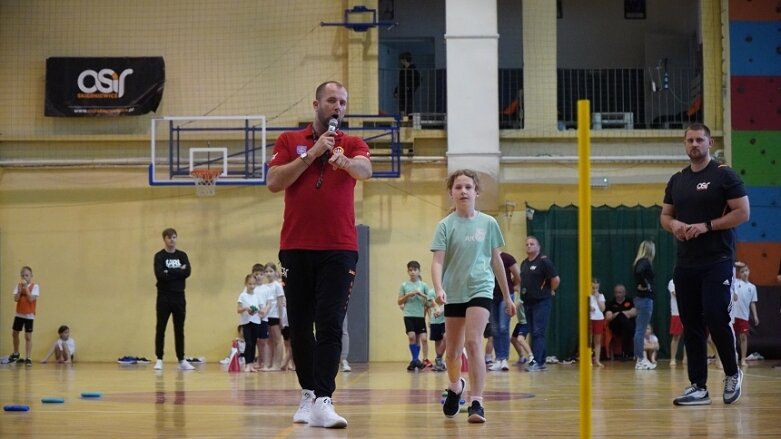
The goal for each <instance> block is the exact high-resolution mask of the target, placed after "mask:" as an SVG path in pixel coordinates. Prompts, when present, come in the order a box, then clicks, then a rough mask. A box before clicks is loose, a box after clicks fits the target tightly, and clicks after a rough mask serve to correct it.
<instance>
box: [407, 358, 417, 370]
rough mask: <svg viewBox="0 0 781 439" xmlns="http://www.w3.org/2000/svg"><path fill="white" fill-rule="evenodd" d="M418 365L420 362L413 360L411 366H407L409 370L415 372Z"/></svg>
mask: <svg viewBox="0 0 781 439" xmlns="http://www.w3.org/2000/svg"><path fill="white" fill-rule="evenodd" d="M417 365H418V362H417V361H415V360H412V361H410V362H409V366H407V370H409V371H413V370H415V367H416V366H417Z"/></svg>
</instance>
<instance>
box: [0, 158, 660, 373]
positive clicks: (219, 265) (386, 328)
mask: <svg viewBox="0 0 781 439" xmlns="http://www.w3.org/2000/svg"><path fill="white" fill-rule="evenodd" d="M404 169H405V174H406V175H405V176H404V177H403V178H400V179H389V180H371V181H369V182H366V183H364V184H363V202H362V204H361V206H359V209H358V210H359V212H362V217H361V218H359V222H360V223H363V224H367V225H368V226H369V227H370V228H371V254H370V258H371V262H372V264H371V285H370V288H371V293H370V294H371V298H370V302H371V309H370V319H369V320H370V334H371V339H370V346H371V351H370V358H371V360H374V361H384V360H403V359H404V358H405V357H406V355H407V353H406V338H405V336H404V329H403V328H404V326H403V323H402V319H401V313H400V311H399V310H398V309H397V307H396V305H395V300H396V295H397V293H398V285H399V284H400V282H401V281H402V280H404V279H405V277H406V269H405V266H406V263H407V261H409V260H410V259H417V260H419V261H420V262H421V264H422V266H423V268H422V271H423V273H424V277H425V278H426V279H429V280H430V274H429V272H430V260H431V256H430V253H429V248H428V245H429V243H430V241H431V236H432V233H433V229H434V225H435V224H436V222H437V221H438V220H439V219H440V218H441V217H442V216H443V215H444V214H446V212H447V210H448V209H449V206H450V205H449V201H448V199H447V197H446V192H445V188H444V179H445V170H444V166H422V165H416V166H412V165H407V166H405V168H404ZM217 191H218V194H217V196H216V197H214V198H198V197H196V196H195V194H194V190H193V188H192V187H181V188H179V187H177V188H161V187H156V188H150V187H149V186H147V184H146V173H145V170H144V169H142V168H134V169H110V170H104V169H97V170H84V169H78V170H67V169H66V170H61V169H32V170H31V169H6V170H4V171H3V173H2V179H1V180H0V202H1V203H0V260H2V261H3V264H2V271H1V272H0V285H3V286H4V288H6V290H5V291H6V293H10V291H11V288H12V287H13V285H14V283H15V282H16V280H17V278H18V270H19V268H20V267H21V266H22V265H30V266H32V268H33V270H34V279H35V281H36V282H38V283H39V284H40V286H41V299H40V302H39V305H38V315H37V319H36V326H35V333H34V353H33V356H34V357H35V358H40V356H41V355H43V353H44V352H45V350H46V349H47V348H48V344H49V343H50V342H51V341H53V340H54V338H55V336H56V328H57V327H58V326H59V325H60V324H63V323H66V324H68V325H70V326H71V328H72V334H73V337H74V338H75V339H76V340H77V341H78V349H79V354H80V358H81V359H82V360H88V361H110V360H113V359H115V358H117V357H119V356H122V355H125V354H132V355H143V356H147V357H150V356H151V355H152V354H153V337H154V325H155V319H154V303H155V287H154V275H153V272H152V256H153V254H154V253H155V252H157V251H158V250H160V248H162V239H161V237H160V232H161V231H162V230H163V229H164V228H165V227H169V226H171V227H174V228H176V229H177V231H178V232H179V246H180V248H181V249H183V250H185V251H186V252H188V254H189V256H190V259H191V261H192V266H193V275H192V277H191V278H190V279H189V280H188V288H187V299H188V313H187V325H186V334H187V354H188V355H192V356H196V355H198V356H201V355H203V356H206V357H208V358H210V359H217V358H218V357H221V356H223V355H225V353H226V352H227V347H228V343H229V340H230V339H231V337H232V336H233V334H234V329H235V325H236V323H237V316H236V314H235V301H236V297H237V296H238V293H239V292H240V291H241V288H242V282H243V278H244V275H245V274H247V273H248V272H249V270H250V268H251V266H252V264H253V263H255V262H267V261H276V260H277V244H278V234H279V228H280V220H281V212H282V207H283V204H282V196H281V195H276V194H271V193H270V192H268V190H267V189H266V188H265V187H223V186H221V187H218V188H217ZM502 191H503V195H502V197H504V198H508V199H513V200H516V201H517V202H518V209H517V210H516V212H515V213H514V215H513V216H512V217H511V218H505V217H504V216H503V215H500V216H499V217H498V219H499V223H500V225H501V227H502V229H503V231H504V234H505V239H506V241H507V247H506V250H507V251H509V252H510V253H512V254H514V255H515V256H516V257H519V258H521V257H523V252H522V249H523V238H524V236H525V216H524V214H523V205H524V203H529V204H530V205H532V206H535V207H537V208H544V207H547V206H549V205H550V204H553V203H556V204H570V203H574V202H575V201H576V199H577V194H576V189H575V187H574V186H552V185H530V186H520V185H510V186H503V187H502ZM662 191H663V188H662V187H661V186H658V185H657V186H611V187H610V188H608V189H604V190H602V189H600V190H596V191H595V192H594V197H593V198H594V203H595V204H597V205H599V204H603V203H609V204H620V203H622V202H623V203H625V204H632V205H634V204H637V203H640V204H643V205H651V204H655V203H658V202H659V201H660V198H661V194H662ZM13 313H14V303H13V301H12V300H11V297H10V294H7V295H4V298H3V299H2V300H0V320H2V322H3V323H2V327H3V330H4V332H5V333H6V334H7V335H6V336H4V337H0V352H10V349H11V347H10V341H11V338H10V335H8V328H9V326H10V322H11V320H12V318H13ZM166 346H167V349H166V352H167V353H168V354H169V357H170V356H172V354H173V345H172V334H171V329H170V325H169V335H168V338H167V345H166ZM432 349H433V346H432ZM432 352H433V351H432Z"/></svg>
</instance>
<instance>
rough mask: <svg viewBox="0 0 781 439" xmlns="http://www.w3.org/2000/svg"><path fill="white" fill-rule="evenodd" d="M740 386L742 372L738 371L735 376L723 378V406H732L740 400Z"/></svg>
mask: <svg viewBox="0 0 781 439" xmlns="http://www.w3.org/2000/svg"><path fill="white" fill-rule="evenodd" d="M741 384H743V371H742V370H740V369H738V373H736V374H735V375H732V376H729V377H726V378H724V404H732V403H733V402H736V401H737V400H739V399H740V386H741Z"/></svg>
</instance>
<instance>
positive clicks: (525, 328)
mask: <svg viewBox="0 0 781 439" xmlns="http://www.w3.org/2000/svg"><path fill="white" fill-rule="evenodd" d="M528 334H529V325H528V324H527V323H516V324H515V329H513V335H512V337H513V338H515V337H517V336H519V335H520V336H521V337H526V336H527V335H528Z"/></svg>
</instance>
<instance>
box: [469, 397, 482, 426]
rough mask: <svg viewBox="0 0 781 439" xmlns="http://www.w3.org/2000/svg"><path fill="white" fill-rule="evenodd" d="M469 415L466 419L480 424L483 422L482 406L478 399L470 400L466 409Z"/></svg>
mask: <svg viewBox="0 0 781 439" xmlns="http://www.w3.org/2000/svg"><path fill="white" fill-rule="evenodd" d="M466 412H467V414H468V415H469V419H468V421H469V422H470V423H472V424H482V423H483V422H485V413H484V412H483V406H481V405H480V402H479V401H472V405H470V406H469V408H468V409H467V411H466Z"/></svg>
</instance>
